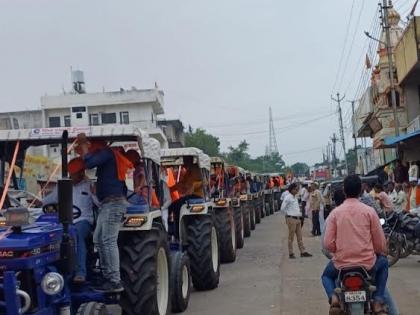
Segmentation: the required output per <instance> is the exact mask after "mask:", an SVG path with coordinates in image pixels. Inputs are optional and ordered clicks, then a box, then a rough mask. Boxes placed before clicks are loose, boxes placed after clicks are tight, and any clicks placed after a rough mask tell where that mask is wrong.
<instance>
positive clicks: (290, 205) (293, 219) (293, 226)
mask: <svg viewBox="0 0 420 315" xmlns="http://www.w3.org/2000/svg"><path fill="white" fill-rule="evenodd" d="M298 190H299V188H298V185H297V184H296V183H292V184H290V185H289V188H288V191H289V193H288V194H287V195H286V196H285V198H284V201H283V203H282V205H281V211H282V212H283V213H284V214H285V215H286V223H287V227H288V229H289V241H288V246H289V258H290V259H295V258H296V256H295V254H294V253H293V240H294V238H295V234H296V238H297V242H298V246H299V250H300V256H301V257H312V255H311V254H309V253H308V252H306V251H305V247H304V245H303V238H302V226H301V217H302V212H301V210H300V208H299V202H298V200H297V198H296V195H297V193H298Z"/></svg>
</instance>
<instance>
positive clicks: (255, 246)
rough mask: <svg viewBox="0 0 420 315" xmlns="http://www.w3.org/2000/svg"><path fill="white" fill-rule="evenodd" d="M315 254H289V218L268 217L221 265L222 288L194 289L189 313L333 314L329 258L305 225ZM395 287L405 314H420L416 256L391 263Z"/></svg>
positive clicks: (419, 271)
mask: <svg viewBox="0 0 420 315" xmlns="http://www.w3.org/2000/svg"><path fill="white" fill-rule="evenodd" d="M304 242H305V245H306V247H307V249H308V251H310V252H311V253H313V254H314V257H313V258H298V259H296V260H293V261H292V260H289V258H288V253H287V235H286V226H285V224H284V218H283V217H282V216H281V215H280V214H276V215H274V216H270V217H268V218H264V219H263V222H262V223H261V224H259V225H257V230H256V231H253V234H252V237H251V238H248V239H247V240H246V244H245V248H243V249H242V250H240V251H239V252H238V259H237V262H236V263H233V264H227V265H222V270H221V279H220V285H219V288H217V289H216V290H213V291H208V292H192V294H191V299H190V305H189V308H188V309H187V311H186V312H185V313H184V314H185V315H196V314H200V315H215V314H221V315H314V314H317V315H318V314H328V305H327V303H326V300H325V297H324V292H323V288H322V285H321V283H320V280H319V278H320V274H321V272H322V270H323V267H324V266H325V263H326V259H325V258H324V257H323V256H322V254H321V253H320V251H319V248H320V245H319V243H320V240H319V238H313V237H310V236H309V233H308V231H307V230H306V231H305V239H304ZM389 283H390V288H391V292H392V293H393V295H394V297H395V299H396V301H397V303H398V305H399V307H400V314H401V315H413V314H415V315H420V306H417V304H420V264H419V263H417V259H416V258H415V257H409V258H407V259H404V260H402V261H400V262H398V264H397V265H396V266H395V267H393V268H391V271H390V281H389Z"/></svg>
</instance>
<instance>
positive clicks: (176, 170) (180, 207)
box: [161, 148, 220, 291]
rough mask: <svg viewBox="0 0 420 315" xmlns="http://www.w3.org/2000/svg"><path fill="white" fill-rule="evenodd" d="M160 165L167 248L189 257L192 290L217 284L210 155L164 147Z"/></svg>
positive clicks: (218, 259)
mask: <svg viewBox="0 0 420 315" xmlns="http://www.w3.org/2000/svg"><path fill="white" fill-rule="evenodd" d="M161 165H162V167H163V168H164V169H165V170H166V172H167V175H168V187H169V189H170V193H171V197H172V204H171V205H170V206H169V209H168V233H169V238H170V240H171V242H170V246H171V248H176V249H178V250H180V251H182V252H183V253H185V254H186V256H187V257H188V258H189V261H190V266H191V277H192V283H193V285H194V287H195V289H196V290H200V291H201V290H211V289H214V288H216V287H217V286H218V285H219V276H220V255H219V236H218V232H217V227H216V218H215V210H214V208H213V205H214V204H213V202H212V201H211V197H210V183H209V182H210V157H209V156H207V155H206V154H204V153H203V152H202V151H201V150H199V149H197V148H177V149H164V150H162V152H161Z"/></svg>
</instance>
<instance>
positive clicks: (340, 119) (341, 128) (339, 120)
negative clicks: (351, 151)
mask: <svg viewBox="0 0 420 315" xmlns="http://www.w3.org/2000/svg"><path fill="white" fill-rule="evenodd" d="M345 97H346V96H343V97H342V98H340V93H337V98H336V99H335V98H334V97H332V96H331V99H332V100H333V101H335V102H337V105H338V122H339V124H340V137H341V143H342V145H343V151H344V162H345V165H346V171H347V174H349V166H348V164H347V152H346V142H345V140H344V128H343V115H342V112H341V101H342V100H344V98H345Z"/></svg>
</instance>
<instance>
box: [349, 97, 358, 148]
mask: <svg viewBox="0 0 420 315" xmlns="http://www.w3.org/2000/svg"><path fill="white" fill-rule="evenodd" d="M355 102H356V101H349V103H351V112H352V113H353V116H352V117H351V126H352V129H353V138H354V152H356V150H357V137H356V126H355V124H354V103H355Z"/></svg>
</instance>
